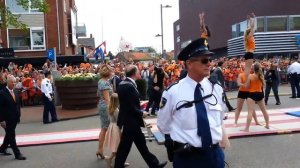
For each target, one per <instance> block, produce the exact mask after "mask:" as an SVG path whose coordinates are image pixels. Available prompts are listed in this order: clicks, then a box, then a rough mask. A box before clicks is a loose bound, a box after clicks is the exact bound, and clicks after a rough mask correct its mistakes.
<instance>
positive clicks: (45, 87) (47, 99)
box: [41, 71, 58, 124]
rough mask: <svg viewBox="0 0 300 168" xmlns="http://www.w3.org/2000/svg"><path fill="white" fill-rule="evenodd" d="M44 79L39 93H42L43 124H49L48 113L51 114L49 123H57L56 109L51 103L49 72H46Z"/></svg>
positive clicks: (51, 91)
mask: <svg viewBox="0 0 300 168" xmlns="http://www.w3.org/2000/svg"><path fill="white" fill-rule="evenodd" d="M44 74H45V78H44V79H43V80H42V84H41V91H42V93H43V96H42V99H43V102H44V112H43V123H44V124H49V123H50V121H49V113H50V114H51V122H57V121H58V119H57V115H56V109H55V106H54V103H53V99H54V94H53V92H54V91H53V88H52V84H51V81H50V79H51V72H50V71H46V72H45V73H44Z"/></svg>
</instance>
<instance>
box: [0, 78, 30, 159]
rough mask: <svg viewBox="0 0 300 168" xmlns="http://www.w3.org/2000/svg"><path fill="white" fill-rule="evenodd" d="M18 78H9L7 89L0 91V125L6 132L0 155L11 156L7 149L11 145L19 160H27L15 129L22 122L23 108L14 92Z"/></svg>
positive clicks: (0, 147)
mask: <svg viewBox="0 0 300 168" xmlns="http://www.w3.org/2000/svg"><path fill="white" fill-rule="evenodd" d="M15 85H16V78H15V77H14V76H12V75H11V76H8V77H7V86H6V88H4V89H2V90H1V91H0V107H1V108H0V124H1V127H2V128H4V130H5V137H4V141H3V144H2V145H1V146H0V153H1V154H3V155H11V154H10V153H8V152H7V151H6V150H7V147H8V145H10V147H11V149H12V150H13V152H14V155H15V158H16V159H17V160H26V157H24V156H23V155H22V154H21V152H20V150H19V149H18V146H17V143H16V132H15V129H16V127H17V124H18V123H19V122H20V116H21V108H20V99H19V96H18V95H17V94H16V92H15V91H14V88H15Z"/></svg>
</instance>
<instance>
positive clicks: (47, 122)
mask: <svg viewBox="0 0 300 168" xmlns="http://www.w3.org/2000/svg"><path fill="white" fill-rule="evenodd" d="M43 123H44V124H51V122H49V121H46V122H43Z"/></svg>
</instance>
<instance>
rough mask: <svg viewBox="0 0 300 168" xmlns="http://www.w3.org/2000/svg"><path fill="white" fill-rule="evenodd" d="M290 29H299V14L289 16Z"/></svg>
mask: <svg viewBox="0 0 300 168" xmlns="http://www.w3.org/2000/svg"><path fill="white" fill-rule="evenodd" d="M289 20H290V30H291V31H293V30H300V16H290V19H289Z"/></svg>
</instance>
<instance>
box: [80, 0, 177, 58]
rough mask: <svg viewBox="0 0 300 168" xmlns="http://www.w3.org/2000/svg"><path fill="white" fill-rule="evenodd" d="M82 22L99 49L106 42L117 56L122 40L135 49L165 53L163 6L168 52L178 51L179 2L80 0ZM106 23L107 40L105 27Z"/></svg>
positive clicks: (158, 0)
mask: <svg viewBox="0 0 300 168" xmlns="http://www.w3.org/2000/svg"><path fill="white" fill-rule="evenodd" d="M75 2H76V7H77V9H78V11H77V18H78V23H79V24H82V23H84V24H85V25H86V28H87V36H89V34H93V36H94V37H95V42H96V46H97V45H99V44H101V42H102V39H103V41H106V48H107V51H112V53H113V54H116V53H117V51H118V48H119V42H120V39H121V37H123V39H124V40H125V41H128V42H130V43H132V46H133V47H149V46H151V47H153V48H154V49H155V50H156V51H157V52H161V37H155V35H157V34H161V17H160V4H163V5H170V6H172V7H171V8H163V27H164V49H165V50H166V51H171V50H173V49H174V42H173V41H174V38H173V23H174V22H175V21H176V20H178V18H179V8H178V0H76V1H75ZM101 23H103V37H102V25H101Z"/></svg>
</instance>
